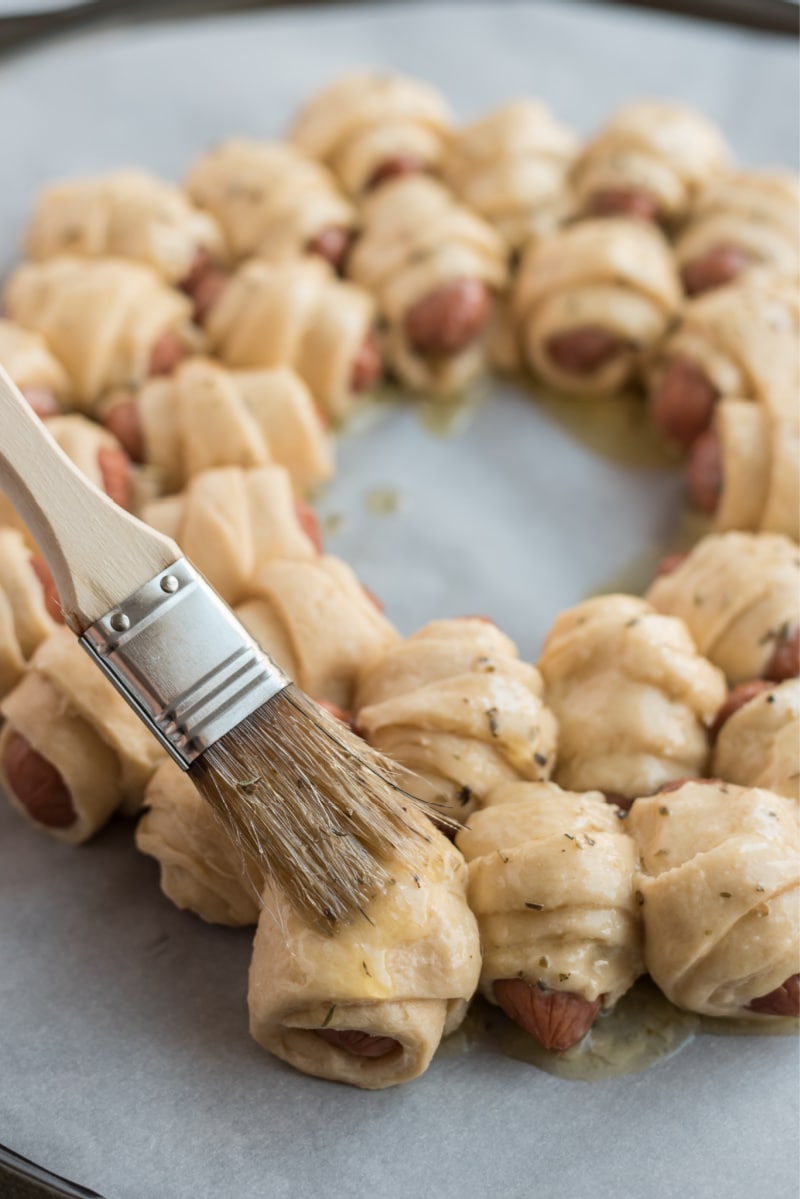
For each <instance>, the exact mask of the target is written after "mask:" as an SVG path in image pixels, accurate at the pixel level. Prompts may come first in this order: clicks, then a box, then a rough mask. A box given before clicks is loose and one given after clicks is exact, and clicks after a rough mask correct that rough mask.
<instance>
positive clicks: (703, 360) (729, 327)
mask: <svg viewBox="0 0 800 1199" xmlns="http://www.w3.org/2000/svg"><path fill="white" fill-rule="evenodd" d="M798 337H800V294H799V293H798V288H797V284H796V283H795V282H793V281H792V280H788V279H782V278H780V277H779V276H777V275H776V274H775V272H774V271H766V270H759V271H752V272H749V273H748V274H746V275H744V276H743V277H742V278H741V279H740V280H737V281H736V282H735V283H732V284H729V285H728V286H727V287H721V288H719V289H717V290H715V291H712V292H709V293H708V294H707V295H703V296H700V297H699V298H698V299H696V300H692V301H690V302H689V303H688V304H686V305H685V307H684V308H683V310H682V312H681V314H680V320H679V322H678V324H677V326H676V328H675V330H674V331H673V332H671V333H670V334H669V336H668V337H667V338H666V339H665V340H664V342H663V343H662V345H661V346H660V347H659V348H658V351H657V353H656V354H655V355H654V356H653V360H652V363H651V365H650V369H649V379H650V384H651V388H652V389H653V390H655V388H656V387H657V386H658V385H659V383H660V381H661V379H662V377H663V374H664V371H665V370H666V369H667V367H668V366H669V365H670V363H671V362H673V361H675V360H676V359H688V361H689V362H690V363H692V364H693V365H694V366H695V367H697V368H698V369H699V370H700V372H701V373H702V374H703V375H704V376H705V378H706V379H707V380H708V382H709V383H710V384H711V385H712V387H713V388H714V391H715V392H716V393H717V394H718V395H719V396H721V397H722V398H725V397H727V396H730V397H732V398H736V399H748V400H749V399H753V400H760V399H763V397H764V396H765V395H768V394H770V393H771V392H772V391H773V390H775V389H776V387H777V388H780V387H782V386H783V385H784V380H785V378H786V376H787V373H792V374H794V372H795V371H796V362H797V354H798V351H797V344H798ZM795 377H796V376H795Z"/></svg>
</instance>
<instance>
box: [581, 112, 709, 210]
mask: <svg viewBox="0 0 800 1199" xmlns="http://www.w3.org/2000/svg"><path fill="white" fill-rule="evenodd" d="M729 161H730V154H729V151H728V147H727V146H726V144H725V142H724V140H723V138H722V134H721V133H720V131H719V130H718V129H717V128H716V126H715V125H713V124H712V123H711V122H710V121H708V120H706V118H705V117H703V116H701V114H700V113H699V112H695V111H694V109H691V108H687V107H685V106H684V105H682V104H675V103H673V102H671V101H669V102H667V101H664V100H637V101H634V102H633V103H632V104H626V105H625V107H624V108H621V109H619V111H618V112H616V113H615V114H614V116H612V118H611V120H610V121H609V122H608V123H607V124H606V126H605V127H604V128H603V129H602V130H601V131H600V133H598V134H597V136H596V137H594V138H593V139H592V140H591V141H590V142H589V143H588V145H587V146H586V147H585V149H584V150H583V153H582V154H581V156H580V158H579V159H578V163H577V166H576V168H575V173H574V179H573V183H574V187H575V193H576V198H577V202H578V207H579V210H580V211H581V212H583V213H588V214H593V213H598V214H599V213H600V212H602V211H604V210H605V211H607V209H604V208H603V206H602V203H601V201H600V197H604V196H608V195H609V193H610V194H611V195H614V194H617V193H620V192H622V193H623V194H624V193H630V192H635V193H637V194H642V195H644V196H646V197H647V198H648V200H649V201H650V202H651V203H652V205H653V208H654V210H655V216H656V218H657V219H658V220H659V221H664V222H667V223H670V224H672V223H674V222H676V221H678V220H681V219H682V218H683V217H685V216H686V214H687V212H688V211H689V209H690V207H691V205H692V204H693V202H694V200H695V198H696V197H697V195H698V193H699V192H700V190H701V188H703V187H705V186H706V184H708V183H709V182H710V181H711V180H712V179H714V178H715V176H717V175H719V174H721V173H722V171H724V170H725V169H726V167H727V166H728V163H729Z"/></svg>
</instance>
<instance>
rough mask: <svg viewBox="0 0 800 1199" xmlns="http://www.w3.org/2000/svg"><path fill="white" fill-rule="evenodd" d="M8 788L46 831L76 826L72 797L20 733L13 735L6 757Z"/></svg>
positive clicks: (55, 771)
mask: <svg viewBox="0 0 800 1199" xmlns="http://www.w3.org/2000/svg"><path fill="white" fill-rule="evenodd" d="M3 767H4V769H5V772H6V778H7V779H8V784H9V786H10V788H11V790H12V791H13V792H14V795H15V796H16V797H17V799H18V800H19V802H20V803H21V804H22V806H23V807H24V808H25V809H26V810H27V812H28V814H29V816H30V817H31V819H32V820H35V821H36V823H37V824H43V825H45V827H46V828H69V826H70V825H71V824H73V823H74V822H75V808H74V807H73V805H72V796H71V795H70V793H69V791H68V790H67V786H66V784H65V782H64V780H63V779H62V777H61V775H60V774H59V773H58V771H57V770H56V768H55V767H54V766H53V765H51V763H50V762H48V761H47V760H46V759H45V758H43V757H42V755H41V754H40V753H37V752H36V750H35V749H34V748H33V746H32V745H31V744H30V742H28V741H26V739H25V738H24V737H23V736H22V734H21V733H12V734H11V736H10V738H9V740H8V744H7V746H6V751H5V755H4V757H3Z"/></svg>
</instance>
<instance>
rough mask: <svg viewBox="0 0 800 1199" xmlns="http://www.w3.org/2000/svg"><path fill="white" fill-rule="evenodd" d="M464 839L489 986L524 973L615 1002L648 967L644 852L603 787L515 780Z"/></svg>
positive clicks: (493, 797) (472, 821) (551, 986)
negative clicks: (640, 896) (638, 889)
mask: <svg viewBox="0 0 800 1199" xmlns="http://www.w3.org/2000/svg"><path fill="white" fill-rule="evenodd" d="M456 843H457V845H458V847H459V849H461V850H462V852H463V853H464V856H465V858H466V859H467V862H468V864H469V902H470V907H471V908H472V910H473V911H474V912H475V915H476V916H477V918H478V926H479V928H480V932H481V942H482V945H483V967H482V971H481V990H482V992H483V994H484V995H485V996H486V998H487V999H488V1000H489V1001H490V1002H492V1003H495V1002H496V999H495V997H494V990H493V987H494V984H495V982H497V981H498V980H500V979H514V978H521V979H524V980H525V981H526V982H527V983H529V984H532V985H534V986H536V985H539V986H541V987H543V988H546V989H548V990H556V991H569V992H572V993H574V994H577V995H580V996H581V997H582V998H583V999H586V1000H588V1001H590V1002H592V1001H594V1000H596V999H599V1000H600V1001H601V1004H602V1006H603V1007H604V1008H610V1007H612V1006H613V1005H614V1003H616V1001H617V1000H618V999H619V998H620V997H621V996H622V995H624V993H625V992H626V991H627V990H628V988H629V987H631V986H632V985H633V983H634V981H635V980H636V978H637V977H638V975H640V974H642V973H643V972H644V963H643V959H642V944H641V942H642V933H641V915H640V909H639V904H638V902H637V900H636V897H635V893H634V891H635V889H634V884H633V874H634V869H635V866H636V848H635V845H634V843H633V841H632V840H631V838H630V837H629V836H628V835H627V833H626V832H625V829H624V826H623V825H622V824H621V823H620V820H619V815H618V813H617V809H616V808H615V807H613V806H612V805H611V804H608V803H606V802H605V800H604V798H603V796H602V794H601V793H600V792H599V791H589V792H586V793H584V794H577V793H575V792H570V791H563V790H562V789H561V788H560V787H557V786H556V785H555V784H554V783H511V784H506V785H504V786H500V787H498V788H496V789H495V790H494V791H492V792H491V793H490V795H489V798H488V801H487V806H486V807H485V808H484V809H483V810H482V811H480V812H475V813H473V815H472V816H470V818H469V821H468V823H467V826H466V827H465V828H463V829H461V831H460V832H459V833H458V835H457V837H456Z"/></svg>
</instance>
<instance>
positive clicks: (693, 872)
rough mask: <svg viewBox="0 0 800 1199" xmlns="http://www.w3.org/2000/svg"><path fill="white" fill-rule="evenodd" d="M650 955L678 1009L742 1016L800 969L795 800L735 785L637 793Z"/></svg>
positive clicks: (799, 834) (634, 818)
mask: <svg viewBox="0 0 800 1199" xmlns="http://www.w3.org/2000/svg"><path fill="white" fill-rule="evenodd" d="M628 826H629V828H630V831H631V833H632V834H633V836H634V838H635V839H636V842H637V845H638V847H639V854H640V862H641V870H640V872H639V873H638V874H637V876H636V886H637V887H638V888H639V889H640V891H641V893H642V895H643V897H644V904H643V907H642V914H643V916H644V925H645V962H646V964H647V969H648V970H649V972H650V974H651V975H652V977H653V980H654V981H655V982H656V983H657V985H658V986H659V987H660V988H661V990H662V991H663V992H664V994H665V995H666V996H667V998H668V999H670V1000H671V1001H672V1002H673V1003H676V1004H677V1005H678V1006H679V1007H684V1008H688V1009H689V1010H690V1011H695V1012H704V1013H706V1014H708V1015H711V1016H743V1015H745V1014H746V1010H747V1008H748V1005H749V1004H750V1003H751V1002H752V1001H753V1000H754V999H757V998H760V997H761V996H764V995H768V994H770V993H771V992H772V991H773V990H775V989H776V988H777V987H780V986H781V985H782V984H783V983H784V982H785V981H786V980H787V979H788V978H790V977H791V976H792V975H793V974H795V973H796V972H797V970H798V965H800V963H798V950H797V945H798V933H799V932H800V927H799V925H800V922H799V921H798V911H800V907H799V905H798V899H799V898H800V894H799V893H800V826H799V825H798V808H797V804H796V803H794V802H793V801H792V800H790V799H786V798H784V797H783V796H780V795H775V794H773V792H771V791H765V790H760V789H757V788H752V789H750V790H745V789H743V788H741V787H736V786H734V785H733V784H732V783H718V782H716V781H713V780H712V781H708V782H705V783H703V782H688V783H685V784H684V785H683V786H682V787H681V788H679V790H677V791H673V792H671V793H670V794H668V795H663V796H658V795H656V796H653V797H651V798H650V799H639V800H637V801H636V803H635V804H634V805H633V808H632V809H631V812H630V814H629V816H628Z"/></svg>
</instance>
